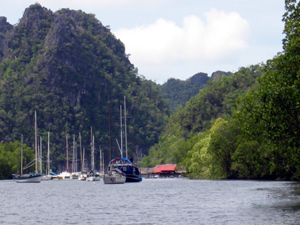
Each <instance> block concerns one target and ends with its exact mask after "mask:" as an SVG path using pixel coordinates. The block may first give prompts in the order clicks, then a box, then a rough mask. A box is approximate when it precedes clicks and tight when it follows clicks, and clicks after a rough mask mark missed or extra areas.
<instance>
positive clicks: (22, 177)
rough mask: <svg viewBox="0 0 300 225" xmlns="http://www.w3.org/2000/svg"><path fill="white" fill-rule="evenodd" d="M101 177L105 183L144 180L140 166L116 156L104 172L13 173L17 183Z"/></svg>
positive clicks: (87, 179)
mask: <svg viewBox="0 0 300 225" xmlns="http://www.w3.org/2000/svg"><path fill="white" fill-rule="evenodd" d="M101 178H102V179H103V182H104V183H105V184H124V183H125V182H140V181H142V178H141V177H140V171H139V168H138V167H137V165H135V164H134V163H132V162H131V161H130V160H129V159H127V158H115V159H113V160H111V161H110V163H109V165H108V167H107V170H106V172H105V173H104V174H100V173H98V172H94V171H90V172H85V171H83V172H77V173H70V172H68V171H64V172H62V173H60V174H58V175H56V174H54V173H52V174H48V175H41V174H39V173H29V174H13V179H14V180H15V181H16V182H17V183H40V182H41V181H45V180H52V179H58V180H68V179H69V180H70V179H73V180H74V179H77V180H83V181H84V180H85V181H100V180H101Z"/></svg>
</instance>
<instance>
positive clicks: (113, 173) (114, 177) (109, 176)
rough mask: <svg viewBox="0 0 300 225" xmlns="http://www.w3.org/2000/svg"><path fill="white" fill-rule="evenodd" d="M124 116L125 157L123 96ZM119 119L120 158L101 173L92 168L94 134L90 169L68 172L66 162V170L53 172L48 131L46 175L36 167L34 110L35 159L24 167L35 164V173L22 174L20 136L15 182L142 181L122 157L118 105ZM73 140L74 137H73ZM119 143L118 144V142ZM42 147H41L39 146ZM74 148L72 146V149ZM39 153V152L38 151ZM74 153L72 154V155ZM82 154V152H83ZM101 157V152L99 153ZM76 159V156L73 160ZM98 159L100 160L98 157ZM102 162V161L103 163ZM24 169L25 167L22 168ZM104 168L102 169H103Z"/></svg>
mask: <svg viewBox="0 0 300 225" xmlns="http://www.w3.org/2000/svg"><path fill="white" fill-rule="evenodd" d="M124 118H125V125H124V127H125V143H126V146H125V147H126V157H127V135H126V134H127V132H126V127H127V126H126V98H125V97H124ZM120 120H121V126H120V127H121V147H120V146H119V150H120V154H121V157H120V158H115V159H113V160H111V161H110V162H109V164H108V167H107V169H106V172H105V173H102V175H101V174H100V173H98V172H95V170H94V167H95V165H94V146H95V145H94V136H93V135H91V137H92V148H91V151H92V152H91V156H92V158H91V171H90V172H87V171H82V172H73V173H70V172H69V171H68V163H67V171H64V172H62V173H60V174H58V175H56V174H55V173H53V172H52V171H51V170H50V159H49V158H50V156H49V155H50V150H49V142H50V141H49V139H50V134H49V132H48V164H47V171H48V173H47V175H41V174H40V173H38V172H37V171H38V167H37V164H38V163H37V162H38V157H37V155H38V147H37V115H36V112H35V124H34V128H35V159H34V160H33V161H32V162H30V163H29V164H30V165H29V166H27V167H26V168H28V167H30V166H32V165H34V164H35V173H29V174H22V171H23V166H22V165H23V164H22V161H23V158H22V156H23V149H22V147H23V137H22V138H21V146H22V147H21V174H13V179H14V180H15V181H16V182H17V183H40V182H41V181H42V180H51V179H78V180H86V181H100V180H101V177H102V178H103V181H104V183H105V184H124V183H125V182H140V181H142V178H141V177H140V171H139V168H138V166H137V165H135V164H134V163H133V162H132V161H130V160H129V159H128V158H125V157H123V145H122V134H123V131H122V127H123V122H122V107H121V106H120ZM92 133H93V132H92V128H91V134H92ZM66 139H67V140H66V143H68V136H66ZM73 142H74V138H73ZM118 145H119V144H118ZM41 149H42V148H41ZM74 149H75V148H73V150H74ZM40 155H41V152H40ZM68 155H69V154H68V144H67V162H68ZM74 155H76V154H73V156H74ZM83 155H84V152H83ZM100 157H101V153H100ZM73 161H76V158H75V159H74V160H73ZM100 161H102V160H101V159H100ZM82 162H83V164H82V168H84V159H83V160H82ZM103 164H104V163H103ZM41 165H42V162H41V158H40V171H42V166H41ZM74 165H75V164H74ZM24 169H25V168H24ZM72 170H73V171H76V170H77V169H76V167H75V169H74V168H72ZM103 170H104V169H103Z"/></svg>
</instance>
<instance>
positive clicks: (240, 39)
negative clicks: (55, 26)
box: [114, 9, 250, 71]
mask: <svg viewBox="0 0 300 225" xmlns="http://www.w3.org/2000/svg"><path fill="white" fill-rule="evenodd" d="M204 17H205V21H202V20H201V18H199V17H197V16H195V15H191V16H187V17H185V18H184V19H183V25H182V26H179V25H177V24H176V23H175V22H173V21H170V20H165V19H158V20H157V21H156V22H155V23H153V24H150V25H147V26H141V27H135V28H131V29H129V28H123V29H119V30H117V31H115V32H114V33H115V35H116V36H117V38H119V39H120V40H121V41H122V42H123V43H124V44H125V47H126V52H127V53H128V54H131V57H130V60H131V62H132V63H133V64H134V65H135V66H136V67H138V68H139V70H140V71H141V69H142V70H143V68H149V67H157V66H160V65H161V66H162V67H165V66H167V65H170V66H172V65H173V64H176V63H178V62H188V61H189V62H191V61H194V62H197V61H201V62H202V63H203V62H208V63H212V62H221V61H224V60H225V61H226V60H228V59H229V58H230V57H232V56H233V55H235V54H236V53H238V52H240V51H243V50H245V49H246V48H247V47H248V44H247V38H248V34H249V30H250V28H249V25H248V22H247V21H246V20H245V19H243V18H242V17H241V16H240V15H239V14H238V13H235V12H231V13H225V12H223V11H217V10H215V9H211V10H210V11H209V12H207V13H205V14H204ZM230 60H231V59H230Z"/></svg>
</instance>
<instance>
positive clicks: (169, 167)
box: [154, 164, 177, 173]
mask: <svg viewBox="0 0 300 225" xmlns="http://www.w3.org/2000/svg"><path fill="white" fill-rule="evenodd" d="M175 170H177V165H176V164H167V165H159V166H156V167H154V173H163V172H175Z"/></svg>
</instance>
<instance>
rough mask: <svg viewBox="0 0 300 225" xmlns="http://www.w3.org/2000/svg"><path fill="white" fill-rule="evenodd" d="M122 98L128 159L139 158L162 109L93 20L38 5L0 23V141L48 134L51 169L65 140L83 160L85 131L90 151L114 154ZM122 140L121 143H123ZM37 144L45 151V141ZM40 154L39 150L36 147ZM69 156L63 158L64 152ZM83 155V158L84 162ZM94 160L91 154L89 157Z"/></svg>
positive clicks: (60, 165)
mask: <svg viewBox="0 0 300 225" xmlns="http://www.w3.org/2000/svg"><path fill="white" fill-rule="evenodd" d="M124 96H126V97H127V116H128V121H127V128H128V145H129V157H130V158H135V160H136V159H137V157H140V156H141V155H143V154H147V152H148V149H149V147H150V146H152V145H153V144H154V143H156V142H157V141H158V137H159V135H160V133H161V130H162V127H163V125H164V122H165V118H166V117H167V116H168V113H169V112H168V105H167V103H166V102H165V100H164V99H163V98H162V96H161V95H160V93H159V91H158V89H157V86H156V85H155V84H154V83H153V82H150V81H147V80H145V79H143V78H141V77H139V76H138V74H137V73H136V69H135V68H134V66H133V65H132V64H131V63H130V61H129V59H128V57H127V56H126V54H125V47H124V45H123V43H122V42H121V41H120V40H118V39H116V37H115V36H114V35H113V34H112V33H111V32H110V30H109V29H108V28H107V27H105V26H103V25H102V24H101V22H100V21H98V20H97V19H96V18H95V16H94V15H92V14H87V13H84V12H82V11H80V10H79V11H75V10H69V9H61V10H59V11H57V12H52V11H50V10H48V9H46V8H44V7H42V6H41V5H40V4H34V5H31V6H30V7H28V8H27V9H26V10H25V12H24V15H23V17H22V18H21V19H20V22H19V23H18V24H17V25H15V26H12V25H10V24H9V23H7V21H6V18H5V17H1V18H0V140H1V141H2V142H11V141H15V140H20V137H21V134H23V135H24V142H25V143H26V144H27V145H29V146H32V145H33V143H34V129H33V125H34V122H33V118H34V116H33V115H34V111H35V110H36V111H37V113H38V128H39V136H41V137H42V138H43V140H44V142H46V140H47V138H46V137H47V132H48V131H50V132H51V148H52V149H51V152H52V160H53V161H52V165H53V166H54V169H55V168H57V169H59V170H62V169H64V166H65V165H66V149H65V146H66V135H67V134H68V135H69V137H70V139H69V142H70V144H69V146H72V141H73V138H72V136H73V135H74V137H75V140H76V142H77V146H78V149H79V141H78V138H79V132H80V133H81V136H82V145H83V146H85V149H86V155H89V153H88V152H89V151H90V143H91V132H90V131H91V127H92V130H93V134H94V136H95V142H96V147H97V150H96V152H97V154H98V155H99V148H100V147H101V149H102V150H103V151H104V153H105V157H106V162H107V161H108V160H110V153H109V149H110V146H112V151H113V152H112V157H116V156H119V155H120V153H119V150H118V146H117V143H116V139H118V140H119V142H120V105H123V103H124ZM123 143H124V141H123ZM43 146H45V147H46V144H44V145H43ZM44 152H45V150H44ZM70 155H71V154H70ZM89 158H90V157H88V160H89ZM96 159H98V157H96Z"/></svg>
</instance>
